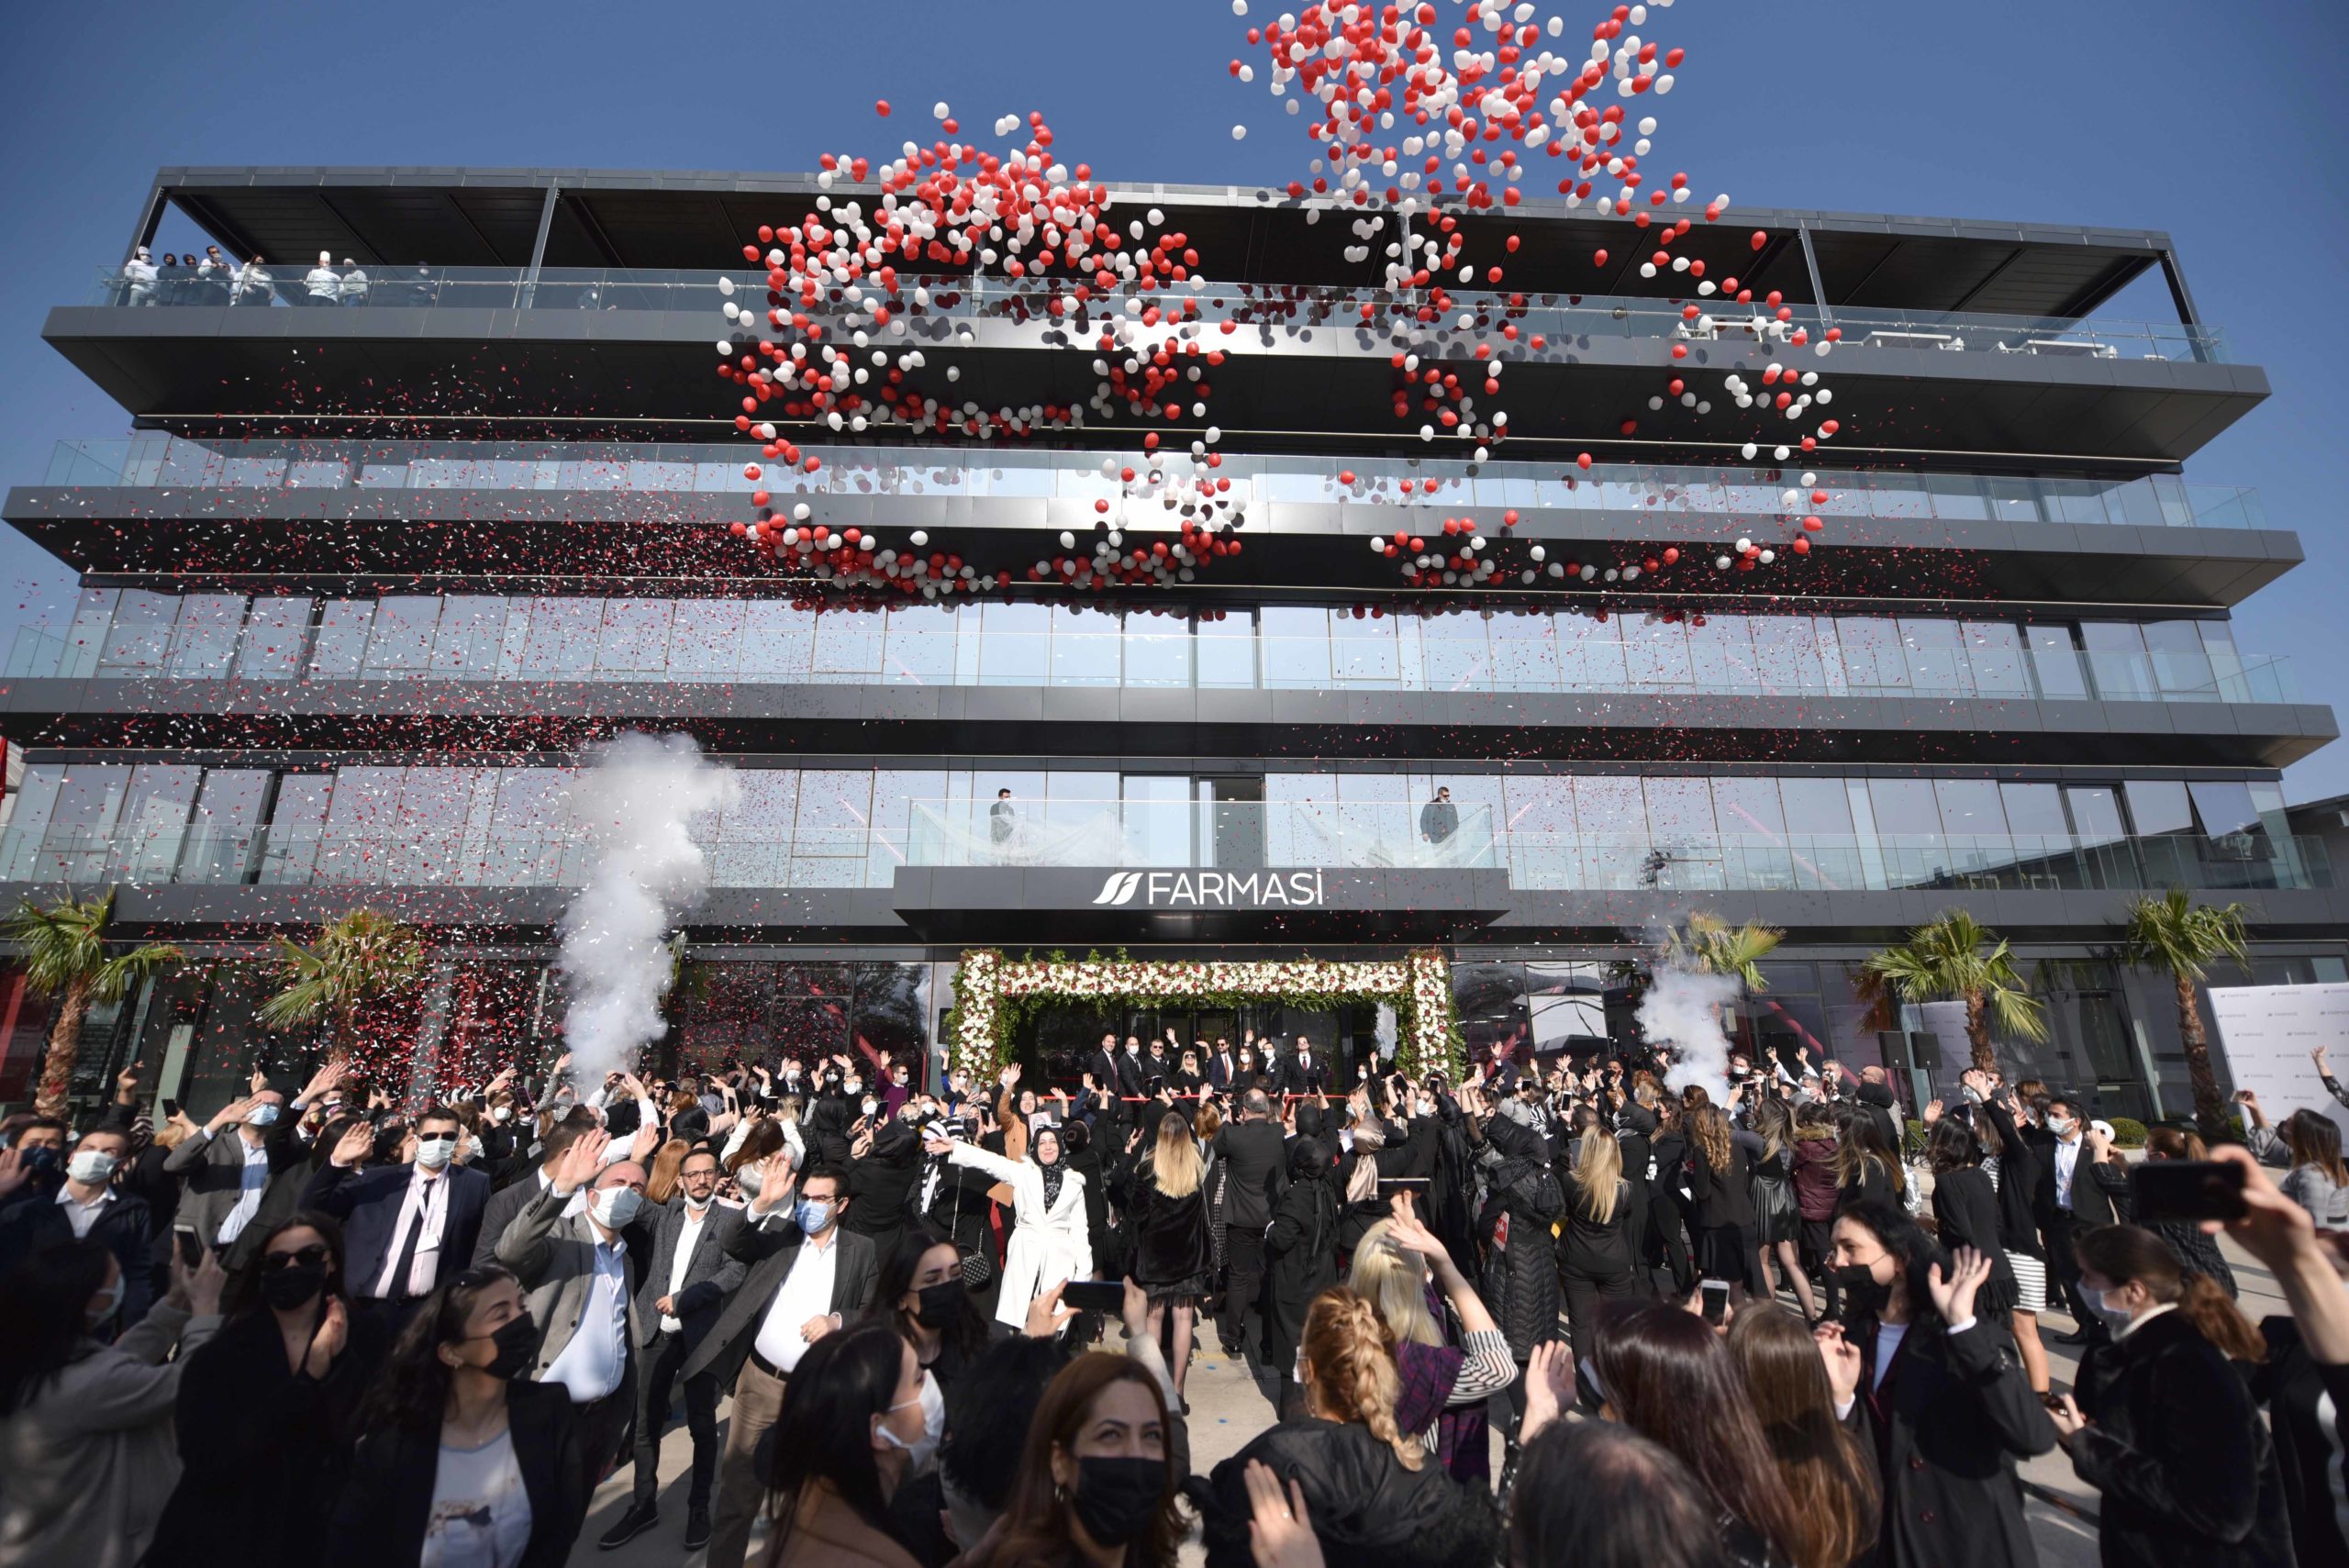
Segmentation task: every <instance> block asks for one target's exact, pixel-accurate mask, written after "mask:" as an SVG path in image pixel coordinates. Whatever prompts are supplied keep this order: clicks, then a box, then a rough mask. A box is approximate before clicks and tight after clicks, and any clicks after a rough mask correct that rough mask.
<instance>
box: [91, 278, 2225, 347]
mask: <svg viewBox="0 0 2349 1568" xmlns="http://www.w3.org/2000/svg"><path fill="white" fill-rule="evenodd" d="M1080 289H1083V290H1084V293H1083V294H1082V295H1080V294H1079V292H1078V291H1079V290H1080ZM1127 293H1128V291H1122V290H1119V291H1111V292H1110V293H1108V294H1106V295H1105V294H1104V293H1103V292H1102V291H1100V290H1098V289H1096V288H1094V287H1092V286H1091V284H1090V283H1089V281H1087V280H1084V279H1078V278H1038V279H1012V278H994V277H972V276H969V275H954V276H928V277H923V276H912V275H908V276H905V277H903V278H901V280H900V282H899V294H898V295H897V296H896V299H895V300H893V301H892V302H891V303H892V305H893V306H896V308H899V309H902V310H904V311H905V312H907V314H908V315H909V316H910V317H912V318H913V319H914V320H915V321H917V322H918V321H919V320H921V319H923V318H925V317H932V318H944V319H950V320H1008V321H1028V320H1034V319H1039V318H1046V317H1050V318H1058V317H1063V316H1074V315H1079V314H1083V313H1085V312H1086V311H1088V310H1097V309H1100V308H1103V306H1104V304H1105V302H1107V303H1108V307H1109V308H1118V304H1117V302H1119V301H1121V300H1122V299H1123V298H1125V297H1127ZM1141 294H1147V295H1148V297H1151V298H1153V299H1164V300H1180V301H1187V302H1190V303H1191V304H1195V305H1196V306H1197V309H1198V312H1199V314H1200V315H1201V316H1203V317H1207V318H1208V319H1209V320H1213V321H1224V320H1230V321H1236V322H1238V323H1240V324H1241V326H1242V327H1249V326H1257V327H1269V328H1275V329H1284V328H1308V327H1327V328H1348V327H1352V328H1382V327H1385V326H1391V325H1393V324H1394V323H1396V322H1397V321H1405V322H1408V323H1410V324H1412V325H1414V326H1418V327H1428V328H1438V329H1445V328H1462V329H1475V330H1480V331H1481V330H1482V329H1484V328H1486V327H1490V326H1497V325H1499V324H1500V323H1502V322H1505V321H1506V322H1514V323H1516V324H1517V327H1518V329H1519V331H1520V334H1525V335H1530V336H1541V337H1543V338H1545V339H1550V340H1552V341H1553V342H1555V343H1556V344H1558V345H1559V346H1561V347H1564V346H1565V345H1568V344H1571V343H1577V342H1580V343H1587V342H1588V341H1589V340H1591V339H1602V338H1664V339H1676V340H1680V341H1690V340H1697V341H1705V342H1716V343H1720V344H1721V345H1722V346H1724V347H1731V346H1734V345H1735V344H1737V343H1739V342H1743V343H1745V344H1747V345H1749V346H1750V345H1753V344H1755V343H1784V342H1785V341H1786V339H1788V338H1789V337H1790V336H1791V335H1792V334H1793V333H1794V332H1795V331H1797V330H1803V331H1806V332H1807V333H1808V334H1809V339H1811V341H1812V342H1813V343H1817V342H1819V341H1820V335H1821V334H1822V333H1823V332H1824V331H1825V330H1826V329H1827V328H1831V327H1833V328H1842V341H1843V344H1844V346H1845V347H1847V348H1850V349H1854V350H1886V349H1896V350H1909V351H1912V352H1913V351H1919V350H1932V351H1954V352H1960V353H1965V352H1972V353H1989V354H2029V355H2033V356H2043V357H2050V358H2061V359H2104V360H2114V359H2149V360H2181V361H2204V362H2215V361H2221V360H2223V359H2224V357H2225V355H2224V353H2223V351H2222V349H2223V345H2222V343H2221V339H2220V336H2219V334H2218V333H2217V332H2215V331H2213V330H2211V329H2210V328H2197V327H2186V326H2176V325H2170V324H2167V323H2163V322H2140V321H2098V320H2093V319H2083V318H2075V317H2021V316H1990V315H1981V314H1976V313H1970V312H1961V311H1885V310H1841V309H1838V310H1824V311H1822V310H1820V309H1819V308H1818V307H1816V306H1807V305H1798V306H1784V307H1782V309H1783V310H1784V315H1783V316H1781V315H1780V313H1779V311H1776V310H1765V309H1764V308H1763V307H1761V306H1741V305H1736V304H1733V303H1731V302H1729V301H1727V300H1721V299H1718V298H1716V299H1713V300H1709V301H1702V302H1700V304H1702V305H1703V306H1706V307H1707V313H1706V314H1705V315H1703V316H1701V317H1698V319H1696V320H1695V321H1690V320H1688V319H1687V318H1686V317H1684V316H1683V315H1682V307H1681V305H1680V303H1679V302H1677V301H1668V300H1662V299H1654V298H1650V297H1645V296H1630V295H1625V296H1609V295H1551V294H1509V293H1503V292H1493V291H1486V290H1479V289H1462V290H1459V291H1457V292H1453V291H1451V290H1446V291H1444V292H1443V295H1442V302H1443V303H1442V307H1439V306H1438V305H1437V303H1436V298H1437V296H1436V295H1435V294H1434V292H1433V291H1431V290H1408V291H1403V292H1400V293H1397V292H1394V291H1389V290H1384V289H1357V288H1334V287H1322V286H1314V285H1307V284H1295V285H1289V284H1226V283H1210V282H1208V281H1206V280H1204V279H1198V280H1193V281H1191V282H1190V283H1187V284H1175V285H1173V286H1170V287H1167V288H1163V289H1155V290H1149V291H1141V293H1138V294H1136V295H1135V297H1141ZM88 303H90V304H93V305H107V306H214V307H224V306H244V307H261V308H267V307H271V306H292V307H296V308H300V307H318V308H331V309H346V308H352V307H360V308H384V307H387V306H401V307H406V308H411V309H413V308H426V307H442V308H467V309H485V310H524V309H538V310H592V311H608V310H683V311H707V312H708V313H709V314H710V315H711V317H713V327H714V328H716V327H718V326H720V325H722V324H723V323H724V322H725V321H726V320H727V319H729V318H727V317H723V315H722V312H723V310H724V307H725V306H726V305H727V304H729V303H732V304H734V305H735V306H739V307H740V309H741V310H743V311H744V312H746V313H748V314H749V318H750V320H751V323H752V328H751V330H752V331H753V332H754V333H755V332H756V331H757V330H759V329H760V328H761V327H762V326H763V317H764V313H765V312H766V311H767V310H768V309H769V308H771V304H770V302H769V300H768V298H767V288H766V274H765V272H763V271H757V270H751V271H746V272H735V273H730V274H729V273H720V272H659V271H644V270H640V269H620V268H604V269H577V268H552V267H550V268H546V269H543V270H541V271H540V272H539V273H538V274H537V275H536V276H535V277H533V276H532V274H531V273H530V272H529V271H528V270H527V269H523V268H507V267H380V268H368V267H360V268H356V269H353V268H350V267H344V268H340V269H337V268H333V267H328V268H322V269H312V268H307V267H302V266H298V265H290V264H289V265H286V266H282V267H279V266H268V265H263V266H260V267H244V268H238V269H235V270H232V271H228V272H217V273H211V274H206V275H204V276H198V275H196V274H195V272H192V271H191V270H189V269H186V268H180V269H175V270H174V272H173V273H171V274H168V275H160V274H159V275H158V276H157V277H156V278H154V279H151V280H150V279H148V278H146V277H144V276H138V277H134V276H131V275H129V274H128V272H124V271H123V270H122V269H119V268H109V269H106V270H104V271H101V272H99V273H98V274H97V277H96V280H95V284H94V286H93V288H92V290H91V294H90V296H89V300H88ZM783 308H784V309H785V310H786V311H795V312H807V311H809V310H810V307H809V306H807V303H806V302H805V300H804V299H803V297H802V296H801V295H797V294H792V295H787V296H785V305H784V306H783ZM857 308H858V302H855V301H852V300H850V299H848V298H847V297H846V295H845V292H844V291H842V290H838V289H835V290H831V291H829V292H828V294H827V295H826V297H824V298H823V299H821V300H819V301H818V302H817V304H816V305H815V306H814V307H813V309H812V314H816V315H821V316H825V317H842V316H846V315H850V314H852V313H854V312H855V311H856V310H857Z"/></svg>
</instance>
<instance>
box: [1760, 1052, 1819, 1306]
mask: <svg viewBox="0 0 2349 1568" xmlns="http://www.w3.org/2000/svg"><path fill="white" fill-rule="evenodd" d="M1753 1136H1754V1137H1756V1138H1758V1139H1760V1140H1762V1152H1761V1153H1760V1154H1758V1155H1756V1156H1755V1157H1754V1160H1753V1240H1754V1244H1755V1246H1756V1247H1757V1248H1759V1250H1760V1251H1761V1254H1762V1278H1763V1283H1764V1287H1765V1288H1764V1290H1763V1294H1764V1295H1765V1296H1776V1294H1777V1291H1778V1290H1779V1289H1780V1288H1783V1287H1784V1284H1786V1283H1787V1282H1791V1283H1792V1284H1793V1285H1794V1292H1795V1299H1796V1300H1797V1301H1799V1302H1801V1303H1802V1315H1803V1316H1804V1317H1805V1318H1817V1317H1818V1316H1819V1303H1818V1301H1817V1300H1816V1299H1815V1298H1813V1296H1811V1292H1810V1280H1809V1276H1808V1275H1806V1274H1805V1273H1804V1272H1803V1266H1802V1259H1801V1257H1800V1256H1799V1255H1798V1253H1797V1251H1796V1250H1795V1249H1796V1243H1798V1241H1800V1240H1802V1215H1801V1212H1800V1210H1799V1209H1798V1207H1796V1202H1795V1183H1794V1175H1795V1147H1794V1145H1795V1118H1794V1113H1793V1112H1792V1111H1789V1110H1788V1109H1787V1102H1786V1101H1784V1100H1778V1099H1771V1098H1768V1097H1766V1096H1765V1098H1764V1099H1763V1100H1762V1101H1761V1103H1759V1104H1758V1105H1756V1106H1754V1107H1753ZM1773 1273H1776V1275H1777V1279H1776V1280H1775V1281H1774V1280H1773V1279H1772V1277H1771V1276H1772V1275H1773Z"/></svg>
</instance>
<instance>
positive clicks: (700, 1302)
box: [636, 1196, 751, 1355]
mask: <svg viewBox="0 0 2349 1568" xmlns="http://www.w3.org/2000/svg"><path fill="white" fill-rule="evenodd" d="M741 1223H742V1211H741V1210H740V1209H739V1208H729V1207H727V1206H726V1205H724V1204H722V1203H713V1204H711V1205H710V1207H709V1214H708V1217H707V1218H705V1219H704V1220H703V1221H702V1226H701V1234H700V1235H698V1236H697V1237H696V1238H695V1239H694V1251H693V1256H692V1257H690V1258H688V1259H686V1260H685V1284H684V1286H683V1287H682V1288H681V1289H679V1290H678V1291H677V1293H676V1300H675V1301H674V1303H673V1304H672V1305H674V1307H676V1313H675V1317H676V1319H677V1321H678V1322H679V1323H681V1324H683V1325H684V1329H683V1330H682V1332H681V1333H680V1335H679V1338H681V1339H683V1340H685V1353H686V1354H688V1355H690V1354H692V1353H693V1351H694V1349H695V1347H696V1346H698V1345H699V1344H700V1343H701V1340H702V1336H703V1335H705V1334H707V1333H708V1332H709V1330H710V1328H711V1326H712V1325H713V1324H715V1323H716V1322H717V1321H718V1309H719V1308H721V1307H724V1306H725V1305H726V1298H727V1297H729V1296H732V1295H733V1294H734V1292H735V1291H736V1290H738V1289H740V1286H741V1284H742V1280H743V1277H744V1276H745V1275H747V1274H748V1273H750V1272H751V1266H750V1265H749V1264H748V1263H745V1262H742V1260H741V1259H740V1258H736V1257H730V1256H729V1255H728V1253H727V1251H726V1243H727V1241H728V1240H729V1239H730V1238H731V1237H732V1236H733V1234H734V1230H735V1228H736V1227H738V1226H740V1224H741ZM684 1235H685V1199H684V1198H683V1197H682V1196H679V1197H674V1198H671V1199H670V1200H669V1201H668V1202H667V1203H666V1204H664V1205H662V1207H661V1210H660V1217H659V1220H658V1222H657V1223H656V1224H655V1226H654V1227H653V1230H652V1248H651V1252H650V1253H649V1254H648V1255H647V1256H646V1258H645V1262H644V1274H643V1281H644V1283H643V1284H640V1285H638V1286H637V1289H636V1326H637V1330H638V1332H640V1334H642V1335H643V1336H644V1337H643V1338H642V1339H640V1340H638V1341H637V1344H638V1346H639V1347H640V1348H641V1347H643V1346H646V1345H650V1344H651V1342H652V1338H653V1336H654V1335H656V1334H658V1333H659V1332H660V1331H661V1308H660V1305H659V1304H660V1300H661V1298H662V1296H667V1295H668V1294H669V1276H670V1275H671V1274H672V1273H674V1269H675V1264H676V1262H677V1242H678V1240H679V1239H680V1238H682V1237H683V1236H684Z"/></svg>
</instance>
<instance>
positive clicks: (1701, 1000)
mask: <svg viewBox="0 0 2349 1568" xmlns="http://www.w3.org/2000/svg"><path fill="white" fill-rule="evenodd" d="M1653 946H1654V948H1655V950H1656V958H1655V961H1654V962H1653V963H1652V964H1651V965H1650V966H1649V967H1650V972H1651V973H1652V974H1653V980H1652V981H1651V983H1650V984H1649V985H1648V988H1647V991H1646V992H1645V994H1643V995H1642V996H1641V997H1640V1010H1639V1019H1640V1033H1641V1034H1642V1036H1643V1037H1644V1038H1645V1039H1646V1040H1647V1041H1648V1043H1650V1044H1651V1045H1658V1044H1667V1043H1668V1044H1670V1045H1671V1046H1672V1048H1673V1051H1674V1054H1675V1057H1676V1060H1675V1062H1674V1063H1673V1065H1672V1069H1671V1071H1669V1072H1667V1073H1665V1074H1664V1086H1665V1087H1666V1088H1669V1089H1679V1088H1684V1087H1686V1086H1687V1085H1688V1084H1703V1085H1704V1089H1705V1092H1706V1093H1707V1094H1708V1095H1711V1096H1712V1100H1713V1104H1715V1105H1717V1106H1719V1105H1726V1104H1727V1103H1728V1101H1729V1051H1730V1044H1729V1036H1728V1035H1726V1034H1724V1033H1723V1032H1722V1031H1721V1009H1722V1008H1723V1007H1725V1006H1733V1005H1734V1004H1735V1003H1736V1001H1737V999H1738V996H1739V995H1740V993H1741V992H1742V990H1743V989H1744V987H1743V986H1742V985H1741V984H1739V983H1738V980H1737V977H1736V976H1735V975H1731V974H1714V973H1710V972H1709V971H1706V970H1702V969H1698V968H1697V967H1696V966H1695V965H1694V964H1693V963H1691V962H1688V960H1687V957H1686V955H1685V954H1684V953H1683V951H1681V949H1680V948H1679V947H1678V946H1677V945H1676V944H1675V943H1673V942H1671V941H1669V940H1659V941H1657V942H1655V943H1653Z"/></svg>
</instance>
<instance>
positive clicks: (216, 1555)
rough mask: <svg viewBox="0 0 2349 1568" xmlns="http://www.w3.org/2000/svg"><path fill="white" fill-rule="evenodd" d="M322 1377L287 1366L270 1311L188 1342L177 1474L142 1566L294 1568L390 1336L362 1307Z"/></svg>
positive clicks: (325, 1507) (337, 1487) (329, 1492)
mask: <svg viewBox="0 0 2349 1568" xmlns="http://www.w3.org/2000/svg"><path fill="white" fill-rule="evenodd" d="M350 1324H351V1337H350V1339H349V1340H347V1341H346V1342H345V1343H344V1345H343V1348H342V1353H341V1354H340V1355H339V1356H337V1357H335V1359H334V1364H333V1365H332V1366H330V1367H328V1369H327V1375H326V1376H325V1377H324V1378H323V1379H319V1378H313V1377H311V1376H310V1375H309V1373H307V1372H303V1373H295V1372H294V1371H292V1370H291V1369H290V1368H288V1367H287V1365H286V1364H285V1341H284V1339H283V1338H282V1337H281V1336H280V1335H279V1333H278V1331H277V1318H276V1316H275V1315H274V1314H273V1313H271V1312H270V1311H268V1310H267V1309H266V1308H263V1309H261V1310H257V1311H254V1312H252V1313H250V1314H248V1315H247V1316H245V1317H243V1318H239V1319H238V1320H237V1321H236V1322H234V1323H231V1324H229V1325H228V1327H226V1328H224V1329H221V1330H220V1332H218V1333H217V1334H215V1335H214V1336H213V1337H212V1338H211V1339H209V1340H206V1341H205V1342H204V1343H203V1344H201V1345H199V1346H198V1347H196V1350H195V1354H193V1355H191V1356H189V1357H188V1358H187V1364H186V1366H185V1367H184V1369H183V1370H182V1371H181V1373H180V1389H179V1397H178V1400H177V1402H176V1404H175V1405H174V1407H173V1412H172V1415H173V1422H174V1424H175V1425H176V1426H177V1428H178V1432H179V1451H180V1466H181V1469H180V1479H179V1485H178V1486H176V1487H175V1488H173V1492H172V1496H171V1500H170V1501H169V1502H167V1503H166V1504H164V1506H163V1517H162V1520H161V1523H160V1524H159V1525H158V1526H157V1527H156V1530H155V1542H154V1544H153V1545H152V1546H150V1547H149V1548H148V1549H147V1556H146V1557H145V1559H144V1560H143V1562H144V1565H145V1568H175V1565H177V1564H181V1563H185V1564H187V1565H188V1568H205V1565H207V1564H211V1563H215V1562H219V1561H221V1559H222V1556H223V1553H224V1551H227V1549H226V1548H225V1546H224V1543H226V1542H228V1541H231V1540H233V1541H234V1542H235V1543H236V1544H235V1548H234V1550H233V1551H227V1554H228V1556H230V1557H233V1558H234V1560H235V1561H236V1562H239V1563H240V1564H242V1565H243V1568H297V1565H306V1564H308V1563H312V1562H317V1561H318V1542H319V1540H320V1538H321V1537H322V1535H323V1534H324V1532H325V1530H326V1528H327V1524H328V1518H329V1517H330V1516H331V1514H332V1512H333V1509H334V1505H335V1498H336V1496H338V1495H339V1494H340V1492H341V1490H342V1487H343V1483H344V1481H345V1479H346V1478H347V1477H348V1476H349V1474H350V1473H351V1450H352V1447H353V1445H354V1444H355V1443H356V1442H357V1441H358V1438H359V1433H358V1430H357V1429H356V1428H355V1426H354V1425H353V1421H352V1418H353V1417H354V1416H355V1415H356V1414H357V1412H358V1409H359V1401H360V1399H361V1397H362V1396H363V1395H364V1394H365V1393H366V1391H367V1385H369V1384H370V1383H372V1382H373V1381H374V1377H375V1372H376V1369H377V1368H378V1367H380V1366H381V1365H382V1364H383V1361H384V1351H385V1349H386V1348H387V1347H388V1345H389V1343H390V1335H389V1333H388V1332H387V1331H386V1330H385V1329H384V1325H383V1323H382V1322H381V1321H380V1320H379V1319H377V1318H374V1317H372V1316H370V1315H368V1314H365V1313H356V1312H354V1313H351V1314H350Z"/></svg>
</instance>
